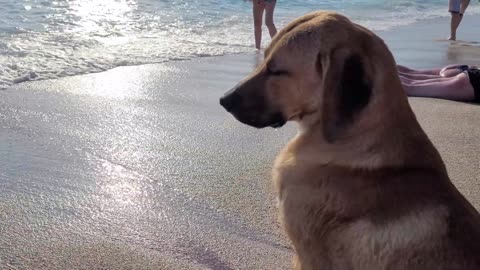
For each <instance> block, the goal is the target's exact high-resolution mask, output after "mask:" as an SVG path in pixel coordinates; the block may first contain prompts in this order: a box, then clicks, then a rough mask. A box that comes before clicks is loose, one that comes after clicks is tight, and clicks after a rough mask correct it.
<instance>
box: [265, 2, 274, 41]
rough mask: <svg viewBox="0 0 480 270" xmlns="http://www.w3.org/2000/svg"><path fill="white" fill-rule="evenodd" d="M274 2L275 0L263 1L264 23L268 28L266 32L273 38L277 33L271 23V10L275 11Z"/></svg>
mask: <svg viewBox="0 0 480 270" xmlns="http://www.w3.org/2000/svg"><path fill="white" fill-rule="evenodd" d="M276 3H277V1H276V0H272V1H268V2H265V25H266V26H267V28H268V32H269V34H270V37H271V38H273V37H274V36H275V35H276V34H277V28H276V27H275V24H274V23H273V12H274V11H275V5H276Z"/></svg>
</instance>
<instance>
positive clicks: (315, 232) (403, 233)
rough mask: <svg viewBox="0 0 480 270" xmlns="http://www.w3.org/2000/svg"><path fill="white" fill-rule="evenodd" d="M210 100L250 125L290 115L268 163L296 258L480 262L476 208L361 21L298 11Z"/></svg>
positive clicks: (397, 263)
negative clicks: (253, 62) (290, 135)
mask: <svg viewBox="0 0 480 270" xmlns="http://www.w3.org/2000/svg"><path fill="white" fill-rule="evenodd" d="M220 103H221V104H222V106H224V107H225V108H226V109H227V111H229V112H231V113H232V114H233V115H234V116H235V117H236V118H237V119H238V120H239V121H241V122H242V123H245V124H248V125H251V126H254V127H258V128H261V127H267V126H273V127H279V126H282V125H283V124H284V123H285V122H286V121H288V120H293V121H296V122H298V123H299V126H300V128H299V129H300V131H299V133H298V135H297V136H296V137H295V138H294V139H293V140H292V141H291V142H290V143H289V144H288V145H287V146H286V148H285V149H283V151H282V152H281V153H280V155H279V156H278V158H277V160H276V162H275V167H274V171H273V178H274V181H275V184H276V187H277V189H278V194H279V201H280V218H281V221H282V223H283V225H284V227H285V230H286V232H287V234H288V237H289V238H290V240H291V241H292V243H293V246H294V248H295V251H296V253H297V260H296V263H295V266H296V268H297V269H328V270H331V269H333V270H343V269H357V270H360V269H361V270H377V269H392V270H393V269H409V270H414V269H432V270H440V269H445V270H447V269H448V270H452V269H462V270H467V269H468V270H478V269H480V215H479V214H478V212H477V211H476V210H475V209H474V208H473V207H472V205H470V204H469V203H468V201H467V200H466V199H465V198H464V197H463V196H462V195H461V194H460V193H459V192H458V191H457V189H456V188H455V187H454V186H453V184H452V183H451V182H450V180H449V178H448V175H447V172H446V169H445V166H444V164H443V161H442V159H441V158H440V156H439V154H438V152H437V150H436V149H435V147H434V146H433V145H432V143H431V142H430V140H429V139H428V138H427V136H426V135H425V133H424V132H423V130H422V129H421V127H420V126H419V124H418V122H417V121H416V119H415V116H414V114H413V112H412V110H411V108H410V106H409V104H408V100H407V97H406V95H405V93H404V91H403V89H402V86H401V84H400V80H399V78H398V75H397V70H396V65H395V61H394V59H393V57H392V55H391V53H390V51H389V50H388V48H387V47H386V45H385V44H384V43H383V41H382V40H381V39H380V38H379V37H377V36H376V35H375V34H373V33H372V32H370V31H369V30H367V29H365V28H363V27H361V26H359V25H356V24H354V23H352V22H350V21H349V20H348V19H347V18H345V17H343V16H341V15H338V14H335V13H330V12H317V13H312V14H308V15H305V16H303V17H301V18H299V19H297V20H295V21H294V22H292V23H290V24H289V25H288V26H287V27H285V29H283V30H282V31H281V32H280V33H278V35H277V36H276V37H275V38H274V39H273V41H272V43H271V45H270V46H269V48H268V49H267V50H266V52H265V60H264V62H263V64H262V65H260V66H259V67H258V69H257V70H256V71H255V72H253V74H251V75H250V76H249V77H248V78H247V79H245V80H244V81H243V82H241V83H240V84H239V85H238V86H236V87H235V88H234V89H233V90H231V91H230V92H228V93H227V94H226V95H225V96H224V97H223V98H222V99H221V100H220Z"/></svg>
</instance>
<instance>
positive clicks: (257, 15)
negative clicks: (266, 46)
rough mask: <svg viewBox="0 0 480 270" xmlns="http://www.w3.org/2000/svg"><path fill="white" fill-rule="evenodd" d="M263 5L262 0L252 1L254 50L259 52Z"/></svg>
mask: <svg viewBox="0 0 480 270" xmlns="http://www.w3.org/2000/svg"><path fill="white" fill-rule="evenodd" d="M264 9H265V4H264V3H263V0H253V27H254V32H255V48H257V50H260V48H261V45H262V17H263V10H264Z"/></svg>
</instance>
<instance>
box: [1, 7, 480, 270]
mask: <svg viewBox="0 0 480 270" xmlns="http://www.w3.org/2000/svg"><path fill="white" fill-rule="evenodd" d="M475 18H476V20H475ZM475 18H474V17H469V16H466V19H465V21H464V23H463V24H462V28H461V31H460V32H459V33H458V36H459V38H462V39H466V40H469V41H470V42H464V43H460V42H457V43H455V44H452V43H450V42H446V41H435V40H436V39H439V38H441V37H443V36H446V30H445V29H448V20H439V21H432V22H428V23H423V24H420V25H415V26H408V27H401V28H399V29H396V30H395V31H389V32H380V33H379V34H380V35H381V36H382V37H384V38H385V41H386V42H387V44H388V45H389V46H390V48H391V49H392V51H393V53H394V55H395V57H396V59H397V62H398V63H399V64H403V65H407V66H411V67H417V68H430V67H436V66H442V65H445V64H451V63H456V62H462V63H467V64H471V63H475V64H479V63H480V48H477V44H476V43H472V42H471V41H475V40H474V38H475V35H476V34H477V33H478V32H477V31H476V29H479V28H478V27H477V26H478V24H479V23H478V22H479V21H480V20H478V17H475ZM475 27H477V28H475ZM463 45H467V46H463ZM259 60H260V56H259V55H257V54H249V55H248V54H247V55H234V56H225V57H215V58H204V59H197V60H193V61H184V62H173V63H166V64H161V65H145V66H138V67H122V68H117V69H114V70H110V71H107V72H103V73H98V74H91V75H84V76H76V77H70V78H64V79H59V80H48V81H39V82H32V83H24V84H19V85H17V86H15V87H12V88H10V89H8V90H6V91H2V92H0V268H2V269H288V268H289V266H290V265H291V264H290V260H291V255H292V252H291V249H290V247H289V244H288V241H287V240H286V239H285V237H284V236H283V234H282V231H281V230H280V228H279V226H278V223H277V218H276V209H275V199H274V194H272V192H271V184H270V181H269V174H270V167H271V164H272V161H273V158H274V156H275V155H276V153H277V152H278V151H279V149H281V147H282V146H283V145H284V144H285V143H286V142H287V140H288V139H289V138H290V137H292V136H293V134H294V133H295V126H294V125H291V124H290V125H287V126H286V127H284V128H282V129H279V130H273V129H263V130H256V129H254V128H250V127H247V126H244V125H242V124H240V123H238V122H237V121H235V120H234V119H233V117H231V116H230V115H229V114H227V113H226V112H224V111H223V109H222V108H221V107H220V106H219V105H218V98H219V97H220V96H221V95H222V94H223V93H224V92H225V91H226V90H228V89H229V88H231V87H232V86H234V85H235V84H236V83H237V82H238V81H239V80H240V79H242V78H243V77H244V76H245V75H246V74H248V73H249V71H251V69H252V68H253V67H254V66H255V63H256V62H258V61H259ZM410 102H411V105H412V106H413V108H414V111H415V113H416V114H417V117H418V119H419V121H420V123H421V124H422V127H423V128H424V129H425V130H426V132H427V134H428V135H429V137H430V138H431V139H432V141H433V142H434V144H435V145H436V146H437V148H438V149H439V151H440V153H441V154H442V157H443V158H444V160H445V162H446V164H447V168H448V170H449V173H450V176H451V178H452V180H453V181H454V183H455V185H456V186H457V187H458V188H459V189H460V191H461V192H462V193H463V194H465V196H466V197H467V198H468V199H469V200H470V201H471V202H472V203H473V204H474V205H475V207H477V209H480V175H479V172H480V154H479V153H478V148H477V147H478V145H480V136H479V135H480V128H479V125H478V123H480V107H479V106H478V105H475V104H468V103H460V102H453V101H444V100H438V99H427V98H411V99H410Z"/></svg>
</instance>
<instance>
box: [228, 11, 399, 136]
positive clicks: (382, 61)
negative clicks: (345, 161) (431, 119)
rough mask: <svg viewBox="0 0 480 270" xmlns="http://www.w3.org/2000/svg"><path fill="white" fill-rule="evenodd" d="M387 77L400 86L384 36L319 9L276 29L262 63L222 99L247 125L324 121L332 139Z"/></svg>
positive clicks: (391, 83)
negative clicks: (276, 33) (382, 38)
mask: <svg viewBox="0 0 480 270" xmlns="http://www.w3.org/2000/svg"><path fill="white" fill-rule="evenodd" d="M387 80H393V81H391V82H390V83H387ZM385 85H394V86H395V87H396V88H399V89H400V90H399V91H400V92H402V93H403V91H401V86H400V83H399V81H398V76H397V75H396V69H395V62H394V60H393V57H392V56H391V54H390V52H389V50H388V49H387V47H386V46H385V44H384V43H383V41H382V40H381V39H380V38H378V37H377V36H376V35H375V34H373V33H372V32H370V31H369V30H367V29H365V28H363V27H361V26H359V25H356V24H354V23H352V22H350V21H349V20H348V19H347V18H346V17H344V16H342V15H339V14H336V13H332V12H316V13H311V14H308V15H305V16H303V17H301V18H299V19H297V20H295V21H293V22H292V23H290V24H289V25H288V26H287V27H285V28H284V29H283V30H282V31H281V32H279V33H278V35H277V36H276V37H275V38H274V39H273V40H272V42H271V44H270V46H269V47H268V48H267V49H266V51H265V59H264V61H263V63H262V64H261V65H259V66H258V68H257V69H256V70H255V71H254V72H253V73H252V74H251V75H250V76H248V77H247V78H246V79H245V80H243V81H242V82H241V83H240V84H238V85H237V86H235V87H234V88H233V89H232V90H230V91H229V92H227V93H226V94H225V96H224V97H222V98H221V99H220V104H221V105H222V106H223V107H224V108H225V109H226V110H227V111H229V112H230V113H232V114H233V115H234V116H235V118H236V119H238V120H239V121H240V122H242V123H244V124H247V125H250V126H254V127H257V128H263V127H268V126H271V127H280V126H282V125H284V124H285V123H286V122H287V121H289V120H294V121H299V122H306V123H305V124H306V125H307V126H308V125H312V124H316V125H317V124H320V126H322V127H323V133H324V134H325V137H326V139H327V140H334V139H335V138H336V137H338V136H339V135H340V134H341V133H342V132H344V131H345V130H346V128H347V127H348V126H350V125H351V124H352V123H353V122H354V121H355V120H356V119H357V118H358V117H359V114H361V113H362V111H363V110H365V108H367V107H368V106H369V104H370V103H372V100H373V97H374V96H375V95H377V94H378V93H376V90H375V89H378V88H384V86H385ZM396 90H398V89H396ZM397 92H398V91H397ZM397 94H398V93H397ZM395 96H399V95H394V96H392V97H391V98H396V97H395ZM400 98H402V97H401V94H400ZM404 99H405V98H404ZM307 122H308V123H307Z"/></svg>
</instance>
